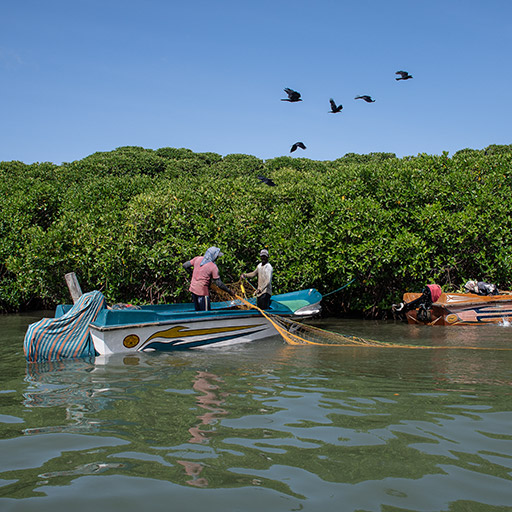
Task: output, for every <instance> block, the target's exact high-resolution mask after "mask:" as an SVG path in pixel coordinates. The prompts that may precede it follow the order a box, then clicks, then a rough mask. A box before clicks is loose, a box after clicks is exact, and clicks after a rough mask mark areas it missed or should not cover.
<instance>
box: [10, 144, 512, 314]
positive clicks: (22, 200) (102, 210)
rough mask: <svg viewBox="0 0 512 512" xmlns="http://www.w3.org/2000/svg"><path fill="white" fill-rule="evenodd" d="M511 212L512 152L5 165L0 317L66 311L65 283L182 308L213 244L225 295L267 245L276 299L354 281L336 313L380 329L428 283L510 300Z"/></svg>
mask: <svg viewBox="0 0 512 512" xmlns="http://www.w3.org/2000/svg"><path fill="white" fill-rule="evenodd" d="M259 175H264V176H267V177H269V178H272V180H273V181H274V182H275V183H276V184H277V186H275V187H269V186H267V185H265V184H263V183H262V182H261V181H260V180H258V179H257V176H259ZM511 210H512V146H497V145H493V146H489V147H488V148H486V149H485V150H472V149H463V150H461V151H458V152H457V153H455V154H454V155H453V156H452V157H451V158H449V157H448V154H447V153H444V154H442V155H440V156H432V155H426V154H420V155H417V156H415V157H406V158H402V159H399V158H397V157H396V156H395V155H394V154H391V153H371V154H369V155H356V154H347V155H345V156H344V157H343V158H339V159H337V160H335V161H332V162H329V161H326V162H316V161H312V160H308V159H305V158H292V157H279V158H275V159H272V160H268V161H266V162H264V161H262V160H259V159H258V158H256V157H254V156H251V155H227V156H225V157H222V156H220V155H218V154H216V153H194V152H192V151H191V150H189V149H184V148H181V149H176V148H161V149H158V150H156V151H153V150H147V149H143V148H139V147H124V148H118V149H116V150H115V151H111V152H105V153H94V154H93V155H90V156H88V157H86V158H84V159H83V160H80V161H76V162H71V163H65V164H62V165H60V166H57V165H54V164H51V163H40V164H33V165H26V164H23V163H22V162H1V163H0V240H1V244H0V310H3V311H18V310H21V309H27V308H34V307H41V306H45V307H53V306H54V305H55V304H56V303H58V302H61V301H67V300H68V291H67V288H66V285H65V282H64V274H65V273H67V272H71V271H74V272H76V273H77V275H78V277H79V280H80V283H81V286H82V288H83V289H84V290H92V289H100V290H102V291H103V293H104V294H105V296H106V297H107V300H108V301H110V302H127V301H130V302H135V303H137V302H138V303H145V302H172V301H188V300H189V299H190V297H189V293H188V291H187V289H188V276H187V274H186V273H185V272H184V271H183V270H182V269H181V263H182V262H184V261H186V260H188V259H190V258H192V257H194V256H196V255H199V254H202V253H204V251H205V250H206V248H208V247H209V246H211V245H216V246H218V247H221V248H222V250H223V252H224V253H225V256H224V257H223V258H222V260H220V261H219V267H220V270H221V276H222V278H223V280H224V281H225V282H234V281H237V280H238V276H239V275H240V274H241V273H242V272H244V271H248V270H252V269H253V268H254V266H255V265H256V263H257V261H258V252H259V250H260V248H262V247H267V248H268V249H269V251H270V255H271V262H272V264H273V266H274V269H275V277H274V285H275V290H276V292H286V291H290V290H293V289H298V288H304V287H316V288H318V289H319V290H320V291H321V292H323V293H327V292H330V291H333V290H335V289H337V288H339V287H341V286H343V285H344V284H345V283H347V282H349V281H350V280H352V279H355V281H354V283H353V284H352V285H351V286H350V287H348V288H346V289H344V290H343V291H342V292H340V293H338V294H333V295H331V296H330V297H329V301H328V306H329V307H330V308H331V309H332V311H333V312H358V313H364V314H366V315H380V314H382V313H383V312H385V311H386V310H388V309H389V306H390V304H391V303H392V302H395V301H397V300H398V299H399V298H400V296H401V294H402V293H403V292H404V291H418V290H420V289H421V288H422V286H423V285H424V284H425V283H428V282H437V283H439V284H441V285H442V286H443V287H444V288H445V289H446V290H456V289H457V288H459V287H460V286H461V285H462V284H463V283H464V282H465V281H466V280H467V279H470V278H472V279H485V280H490V281H492V282H494V283H496V284H497V285H498V286H499V287H501V288H503V289H508V288H509V287H510V283H511V280H512V256H511V255H510V249H511V245H512V229H511V227H512V226H511V223H512V221H511V218H512V211H511Z"/></svg>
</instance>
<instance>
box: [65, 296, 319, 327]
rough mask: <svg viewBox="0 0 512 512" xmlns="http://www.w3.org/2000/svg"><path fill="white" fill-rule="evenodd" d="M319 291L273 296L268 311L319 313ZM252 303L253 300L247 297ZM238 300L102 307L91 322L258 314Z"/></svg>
mask: <svg viewBox="0 0 512 512" xmlns="http://www.w3.org/2000/svg"><path fill="white" fill-rule="evenodd" d="M321 300H322V294H321V293H320V292H318V291H317V290H315V289H314V288H310V289H307V290H299V291H294V292H290V293H283V294H279V295H274V296H273V297H272V301H271V304H270V308H269V309H268V310H266V311H267V312H268V313H271V314H274V315H283V316H295V315H298V316H301V317H307V316H311V315H314V314H315V313H316V314H318V312H319V311H320V301H321ZM249 302H251V303H252V304H255V303H256V300H255V299H250V300H249ZM239 304H240V302H239V301H237V300H233V301H226V302H214V303H212V305H211V308H212V309H211V310H210V311H195V310H194V306H193V304H192V303H178V304H157V305H145V306H137V307H130V306H127V307H121V308H115V307H113V308H109V309H107V308H105V309H102V310H101V311H100V312H99V313H98V316H97V317H96V319H95V320H94V322H92V324H91V325H94V326H96V327H100V328H101V327H111V326H121V325H134V324H135V325H141V324H150V323H151V324H153V323H164V322H169V321H173V320H174V321H175V320H181V321H183V320H185V319H189V320H193V319H199V318H212V319H213V318H219V317H220V318H227V317H232V316H259V315H260V313H259V312H258V311H257V310H256V309H250V310H247V309H240V308H239V307H238V306H239ZM71 308H72V305H71V304H65V305H59V306H57V309H56V312H55V318H59V317H61V316H62V315H64V314H65V313H67V312H68V311H69V310H70V309H71Z"/></svg>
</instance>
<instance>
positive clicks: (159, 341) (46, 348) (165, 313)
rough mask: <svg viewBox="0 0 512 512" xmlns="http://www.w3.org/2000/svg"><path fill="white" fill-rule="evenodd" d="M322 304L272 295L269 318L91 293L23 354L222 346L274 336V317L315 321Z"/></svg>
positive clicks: (302, 295) (43, 328) (39, 332)
mask: <svg viewBox="0 0 512 512" xmlns="http://www.w3.org/2000/svg"><path fill="white" fill-rule="evenodd" d="M321 300H322V295H321V294H320V293H319V292H318V291H317V290H316V289H314V288H310V289H307V290H299V291H294V292H290V293H284V294H279V295H273V296H272V301H271V304H270V308H269V309H268V310H266V311H265V313H267V314H270V317H268V316H264V315H262V314H261V313H260V312H259V311H258V310H257V309H256V308H249V309H241V308H240V306H241V305H242V304H241V303H240V301H238V300H231V301H227V302H212V304H211V310H210V311H195V310H194V306H193V305H192V304H190V303H181V304H163V305H148V306H137V307H135V306H130V305H120V306H114V307H106V304H105V299H104V297H103V295H102V294H101V293H100V292H98V291H95V292H89V293H87V294H83V295H82V296H81V297H80V298H79V299H78V300H77V301H76V302H75V304H74V305H60V306H58V307H57V309H56V313H55V318H53V319H46V318H45V319H42V320H40V321H39V322H36V323H35V324H32V325H30V326H29V328H28V330H27V334H26V335H25V342H24V350H25V355H26V357H27V359H28V360H29V361H39V360H51V359H59V358H65V357H81V356H84V355H96V356H97V355H107V356H108V355H110V354H117V353H133V352H154V351H173V350H184V349H199V348H206V347H222V346H226V345H232V344H235V343H242V342H248V341H256V340H260V339H263V338H268V337H271V336H275V335H277V334H278V332H277V330H276V329H275V327H274V326H273V324H272V322H271V321H270V320H269V318H271V316H272V315H277V316H283V317H287V318H291V319H306V318H311V317H313V316H316V315H318V314H319V313H320V311H321V305H320V302H321ZM251 302H252V303H253V304H254V299H253V300H252V301H251Z"/></svg>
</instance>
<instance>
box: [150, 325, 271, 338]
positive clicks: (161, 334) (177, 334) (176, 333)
mask: <svg viewBox="0 0 512 512" xmlns="http://www.w3.org/2000/svg"><path fill="white" fill-rule="evenodd" d="M260 325H262V324H252V325H237V326H231V327H210V328H209V329H190V328H189V327H186V326H185V325H176V326H175V327H171V328H170V329H166V330H165V331H158V332H155V333H154V334H152V335H151V336H150V337H149V338H148V339H147V340H146V341H145V342H144V343H147V342H148V341H151V340H154V339H155V338H165V339H173V338H183V337H187V336H205V335H208V334H219V333H223V332H232V331H240V330H245V329H251V328H253V327H259V326H260Z"/></svg>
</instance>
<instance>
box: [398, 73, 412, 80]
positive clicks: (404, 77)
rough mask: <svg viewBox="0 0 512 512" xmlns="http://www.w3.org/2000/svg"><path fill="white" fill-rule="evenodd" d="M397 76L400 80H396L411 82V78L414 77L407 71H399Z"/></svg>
mask: <svg viewBox="0 0 512 512" xmlns="http://www.w3.org/2000/svg"><path fill="white" fill-rule="evenodd" d="M395 75H400V78H395V80H409V78H412V75H409V73H407V71H397V72H396V73H395Z"/></svg>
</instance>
